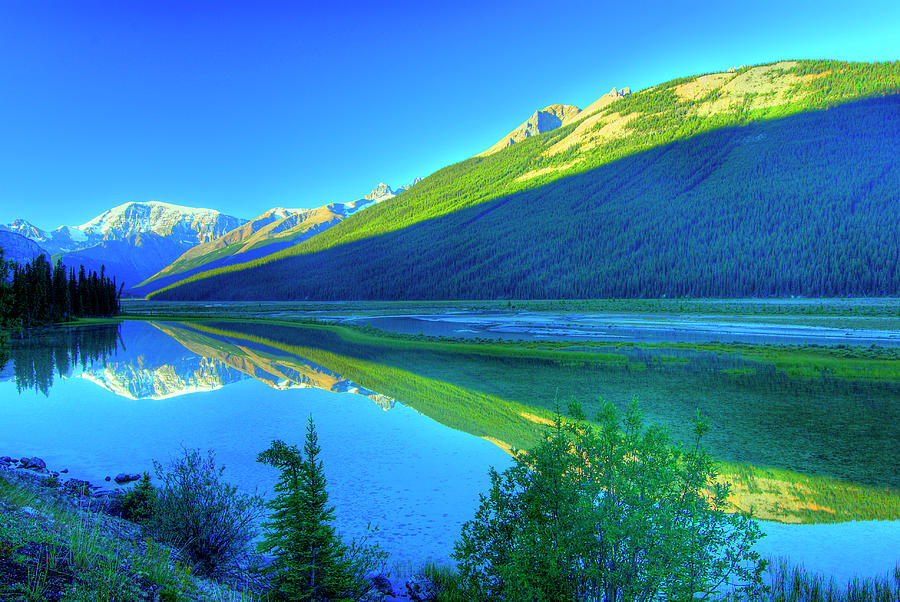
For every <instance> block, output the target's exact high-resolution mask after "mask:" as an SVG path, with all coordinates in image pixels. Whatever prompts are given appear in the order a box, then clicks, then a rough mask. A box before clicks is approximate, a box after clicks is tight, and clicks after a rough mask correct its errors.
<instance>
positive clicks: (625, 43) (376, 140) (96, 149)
mask: <svg viewBox="0 0 900 602" xmlns="http://www.w3.org/2000/svg"><path fill="white" fill-rule="evenodd" d="M783 58H836V59H842V60H862V61H876V60H897V59H900V2H897V1H896V0H895V1H888V2H864V1H863V2H846V1H842V2H821V1H820V2H790V1H786V0H781V1H778V2H746V3H735V2H722V1H716V2H710V3H706V2H690V1H683V2H673V1H671V0H667V1H665V2H639V1H633V0H630V1H623V2H600V1H598V0H594V1H590V2H565V1H562V2H541V3H531V2H527V1H523V0H517V1H513V2H491V1H489V0H488V1H485V0H480V1H478V2H467V1H454V2H447V3H443V2H439V3H431V2H426V1H421V0H418V1H416V2H410V3H405V2H384V3H376V2H339V1H331V0H327V1H325V2H315V3H312V2H310V3H307V2H284V3H280V2H269V3H267V2H260V1H254V2H244V3H230V2H227V1H225V0H219V1H216V2H190V1H187V0H179V1H175V2H166V1H162V0H154V1H152V2H141V1H137V0H128V1H124V2H120V1H113V0H110V1H108V2H91V1H87V0H79V1H75V0H73V1H71V2H52V1H41V2H35V1H34V0H4V1H3V2H0V223H8V222H10V221H12V220H13V219H14V218H16V217H23V218H25V219H27V220H29V221H31V222H33V223H35V224H36V225H38V226H40V227H42V228H47V229H50V228H55V227H56V226H58V225H60V224H69V225H77V224H80V223H82V222H85V221H87V220H88V219H89V218H91V217H93V216H94V215H97V214H99V213H101V212H102V211H103V210H105V209H107V208H109V207H112V206H114V205H117V204H120V203H123V202H127V201H132V200H135V201H137V200H159V201H166V202H171V203H178V204H184V205H190V206H195V207H210V208H214V209H218V210H220V211H223V212H225V213H229V214H232V215H237V216H239V217H245V218H249V217H253V216H255V215H258V214H259V213H261V212H263V211H264V210H266V209H268V208H270V207H273V206H279V205H280V206H288V207H315V206H319V205H322V204H324V203H326V202H330V201H347V200H352V199H355V198H359V197H360V196H362V195H363V194H365V193H366V192H367V191H368V190H369V189H371V188H372V187H373V186H374V185H375V184H377V183H378V182H379V181H385V182H387V183H388V184H390V185H391V186H394V187H397V186H400V185H402V184H405V183H406V182H408V181H409V180H411V179H412V178H413V177H416V176H427V175H428V174H430V173H432V172H434V171H435V170H437V169H439V168H440V167H442V166H444V165H447V164H450V163H453V162H456V161H459V160H462V159H464V158H466V157H469V156H471V155H473V154H475V153H477V152H480V151H481V150H483V149H485V148H487V147H488V146H490V145H491V144H493V143H494V142H495V141H496V140H497V139H499V138H500V137H501V136H502V135H503V134H505V133H506V132H507V131H509V130H511V129H512V128H514V127H515V126H516V125H518V124H519V123H520V122H522V121H523V120H524V119H526V118H527V117H528V116H529V115H530V114H531V113H532V112H534V110H535V109H538V108H541V107H543V106H546V105H548V104H553V103H565V104H575V105H578V106H581V107H584V106H586V105H587V104H589V103H590V102H592V101H593V100H595V99H596V98H597V97H598V96H600V95H601V94H604V93H605V92H607V91H608V90H609V89H610V88H611V87H613V86H619V87H621V86H631V87H632V89H635V90H637V89H641V88H645V87H648V86H651V85H654V84H656V83H659V82H662V81H665V80H668V79H672V78H675V77H680V76H683V75H691V74H696V73H703V72H710V71H720V70H724V69H727V68H728V67H731V66H738V65H741V64H754V63H762V62H769V61H773V60H777V59H783Z"/></svg>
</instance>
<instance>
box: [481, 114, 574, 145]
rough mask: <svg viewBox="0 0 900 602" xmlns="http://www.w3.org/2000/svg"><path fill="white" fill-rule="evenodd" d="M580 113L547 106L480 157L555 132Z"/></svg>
mask: <svg viewBox="0 0 900 602" xmlns="http://www.w3.org/2000/svg"><path fill="white" fill-rule="evenodd" d="M580 112H581V109H579V108H578V107H576V106H573V105H562V104H556V105H549V106H546V107H544V108H543V109H538V110H537V111H535V112H534V114H533V115H532V116H531V117H529V118H528V119H527V120H526V121H525V123H523V124H521V125H520V126H519V127H517V128H516V129H514V130H513V131H511V132H510V133H508V134H507V135H506V136H504V137H503V138H502V139H500V141H499V142H497V143H496V144H494V146H492V147H491V148H489V149H488V150H486V151H485V152H483V153H481V155H480V156H482V157H484V156H487V155H493V154H494V153H496V152H499V151H501V150H503V149H504V148H508V147H510V146H512V145H513V144H515V143H516V142H521V141H522V140H525V139H526V138H528V137H530V136H536V135H538V134H543V133H544V132H549V131H551V130H555V129H556V128H558V127H560V126H561V125H562V124H563V121H564V120H568V119H571V118H573V117H574V116H576V115H578V114H579V113H580Z"/></svg>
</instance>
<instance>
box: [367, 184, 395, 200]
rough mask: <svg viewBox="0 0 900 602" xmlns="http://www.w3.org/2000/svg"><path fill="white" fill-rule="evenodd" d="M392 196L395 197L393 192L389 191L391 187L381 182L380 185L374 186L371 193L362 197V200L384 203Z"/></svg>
mask: <svg viewBox="0 0 900 602" xmlns="http://www.w3.org/2000/svg"><path fill="white" fill-rule="evenodd" d="M393 196H396V195H395V194H394V191H393V190H391V187H390V186H388V185H387V184H385V183H384V182H381V183H380V184H378V186H376V187H375V188H373V189H372V192H370V193H369V194H367V195H366V196H364V197H363V199H365V200H367V201H375V202H378V201H384V200H386V199H389V198H391V197H393Z"/></svg>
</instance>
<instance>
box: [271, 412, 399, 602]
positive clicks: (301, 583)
mask: <svg viewBox="0 0 900 602" xmlns="http://www.w3.org/2000/svg"><path fill="white" fill-rule="evenodd" d="M320 451H321V450H320V448H319V445H318V436H317V435H316V430H315V426H314V425H313V421H312V417H310V419H309V425H308V426H307V430H306V443H305V445H304V447H303V451H302V452H301V451H300V450H299V449H297V447H296V446H293V445H290V446H289V445H287V444H286V443H284V442H283V441H280V440H274V441H272V444H271V445H270V446H269V448H268V449H267V450H265V451H263V452H261V453H260V454H259V456H258V457H257V461H258V462H261V463H263V464H268V465H270V466H273V467H275V468H278V469H279V470H280V471H281V477H280V478H279V480H278V483H277V484H276V485H275V491H276V493H277V494H278V495H277V497H276V498H275V499H274V500H272V501H271V502H269V503H268V504H267V506H268V507H269V508H270V509H271V510H272V511H273V514H272V517H271V520H270V522H268V523H266V525H265V527H266V530H267V533H266V537H265V541H264V542H263V543H262V544H261V546H260V549H261V551H262V552H265V553H272V554H274V555H275V557H276V560H275V562H274V563H273V565H272V567H271V570H272V572H273V581H274V585H275V588H276V590H277V591H278V594H279V597H280V598H281V599H284V600H338V599H340V600H361V599H363V598H365V597H366V596H367V595H368V594H369V593H370V592H371V590H372V585H371V582H370V581H369V580H368V579H367V577H366V575H367V574H368V573H369V572H372V571H373V570H374V569H376V568H377V567H378V566H379V565H380V564H382V563H383V560H384V557H385V556H386V554H385V553H383V552H381V551H380V550H379V549H378V547H377V546H368V545H366V544H365V542H363V543H361V544H357V543H356V542H353V543H352V544H351V545H350V546H347V545H346V544H344V543H343V541H342V540H341V538H340V536H339V535H338V534H337V533H336V532H335V530H334V527H333V526H332V522H333V521H334V507H333V506H330V505H329V504H328V491H327V489H326V486H327V482H326V479H325V471H324V468H323V465H322V461H321V460H319V452H320ZM304 454H305V456H306V458H305V459H304V457H303V456H304Z"/></svg>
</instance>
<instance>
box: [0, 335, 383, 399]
mask: <svg viewBox="0 0 900 602" xmlns="http://www.w3.org/2000/svg"><path fill="white" fill-rule="evenodd" d="M150 324H152V326H154V327H155V328H156V329H157V330H155V331H154V330H153V329H148V328H147V327H146V326H145V327H135V326H131V327H129V331H130V332H129V345H128V346H126V345H125V343H124V342H123V341H122V337H121V328H122V325H121V324H118V323H117V324H101V325H95V326H88V327H76V328H54V329H44V330H40V331H35V332H33V333H28V334H26V335H25V336H24V337H22V338H20V339H16V340H15V341H13V345H12V348H11V353H10V359H11V360H12V361H11V370H9V371H5V372H6V373H7V378H9V377H12V378H13V379H14V380H15V382H16V386H17V388H18V390H19V392H21V391H23V390H26V389H34V390H36V391H40V392H41V393H43V394H44V395H45V396H46V395H49V391H50V388H51V387H52V386H53V379H54V375H56V376H57V377H59V378H70V377H73V376H77V377H80V378H83V379H85V380H88V381H90V382H93V383H95V384H97V385H99V386H101V387H103V388H104V389H106V390H108V391H111V392H112V393H115V394H116V395H119V396H121V397H127V398H128V399H155V400H159V399H168V398H170V397H177V396H179V395H186V394H189V393H197V392H202V391H214V390H216V389H220V388H222V387H223V386H225V385H228V384H232V383H235V382H238V381H240V380H244V379H247V378H253V379H256V380H258V381H260V382H263V383H265V384H266V385H268V386H270V387H272V388H274V389H279V390H286V389H293V388H306V387H314V388H317V389H322V390H325V391H330V392H332V393H356V394H359V395H363V396H366V397H368V398H369V399H371V400H372V401H374V402H375V403H376V404H378V405H379V406H380V407H381V408H382V409H384V410H389V409H391V408H392V407H393V405H394V400H393V399H391V398H389V397H386V396H384V395H380V394H378V393H375V392H373V391H369V390H367V389H363V388H361V387H358V386H357V385H356V384H354V383H353V382H351V381H349V380H347V379H345V378H343V377H342V376H341V375H340V374H337V373H336V372H333V371H331V370H328V369H326V368H323V367H322V366H318V365H316V364H315V363H313V362H310V361H306V360H304V359H303V358H300V357H297V356H294V355H284V354H278V355H275V354H273V353H271V351H268V352H267V351H264V350H261V349H259V348H256V349H254V348H253V347H251V346H250V345H241V344H236V343H232V342H230V341H227V340H220V339H214V338H212V337H209V336H206V335H204V334H202V333H199V332H197V331H195V330H193V329H191V328H190V327H188V326H185V325H179V324H172V323H150ZM161 333H165V335H168V336H161ZM0 368H2V366H0Z"/></svg>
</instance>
